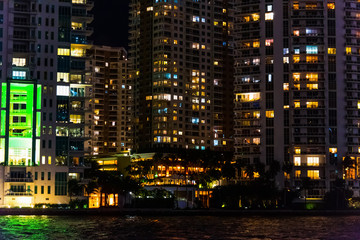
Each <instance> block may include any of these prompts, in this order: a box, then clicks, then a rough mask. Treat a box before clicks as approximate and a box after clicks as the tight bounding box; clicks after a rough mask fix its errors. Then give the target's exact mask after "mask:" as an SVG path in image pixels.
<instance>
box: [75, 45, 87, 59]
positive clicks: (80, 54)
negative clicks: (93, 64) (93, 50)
mask: <svg viewBox="0 0 360 240" xmlns="http://www.w3.org/2000/svg"><path fill="white" fill-rule="evenodd" d="M85 52H86V50H85V49H84V48H79V47H75V48H71V56H73V57H84V56H85Z"/></svg>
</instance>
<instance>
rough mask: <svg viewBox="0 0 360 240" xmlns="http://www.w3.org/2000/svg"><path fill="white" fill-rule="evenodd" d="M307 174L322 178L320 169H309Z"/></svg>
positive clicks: (310, 176)
mask: <svg viewBox="0 0 360 240" xmlns="http://www.w3.org/2000/svg"><path fill="white" fill-rule="evenodd" d="M307 176H308V177H309V178H311V179H320V172H319V170H308V171H307Z"/></svg>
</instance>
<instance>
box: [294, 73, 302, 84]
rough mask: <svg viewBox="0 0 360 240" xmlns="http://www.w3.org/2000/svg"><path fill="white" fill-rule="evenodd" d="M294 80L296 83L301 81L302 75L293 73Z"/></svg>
mask: <svg viewBox="0 0 360 240" xmlns="http://www.w3.org/2000/svg"><path fill="white" fill-rule="evenodd" d="M293 80H294V82H299V81H300V73H293Z"/></svg>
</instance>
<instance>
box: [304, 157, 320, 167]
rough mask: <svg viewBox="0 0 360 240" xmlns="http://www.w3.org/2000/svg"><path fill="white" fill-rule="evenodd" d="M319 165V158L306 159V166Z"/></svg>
mask: <svg viewBox="0 0 360 240" xmlns="http://www.w3.org/2000/svg"><path fill="white" fill-rule="evenodd" d="M319 164H320V160H319V157H308V158H307V165H308V166H319Z"/></svg>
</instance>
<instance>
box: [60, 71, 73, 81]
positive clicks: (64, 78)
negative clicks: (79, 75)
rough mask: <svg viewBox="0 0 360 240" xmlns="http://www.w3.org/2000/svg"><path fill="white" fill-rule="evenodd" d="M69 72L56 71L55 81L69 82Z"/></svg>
mask: <svg viewBox="0 0 360 240" xmlns="http://www.w3.org/2000/svg"><path fill="white" fill-rule="evenodd" d="M69 75H70V74H69V73H64V72H58V73H57V81H58V82H69Z"/></svg>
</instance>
